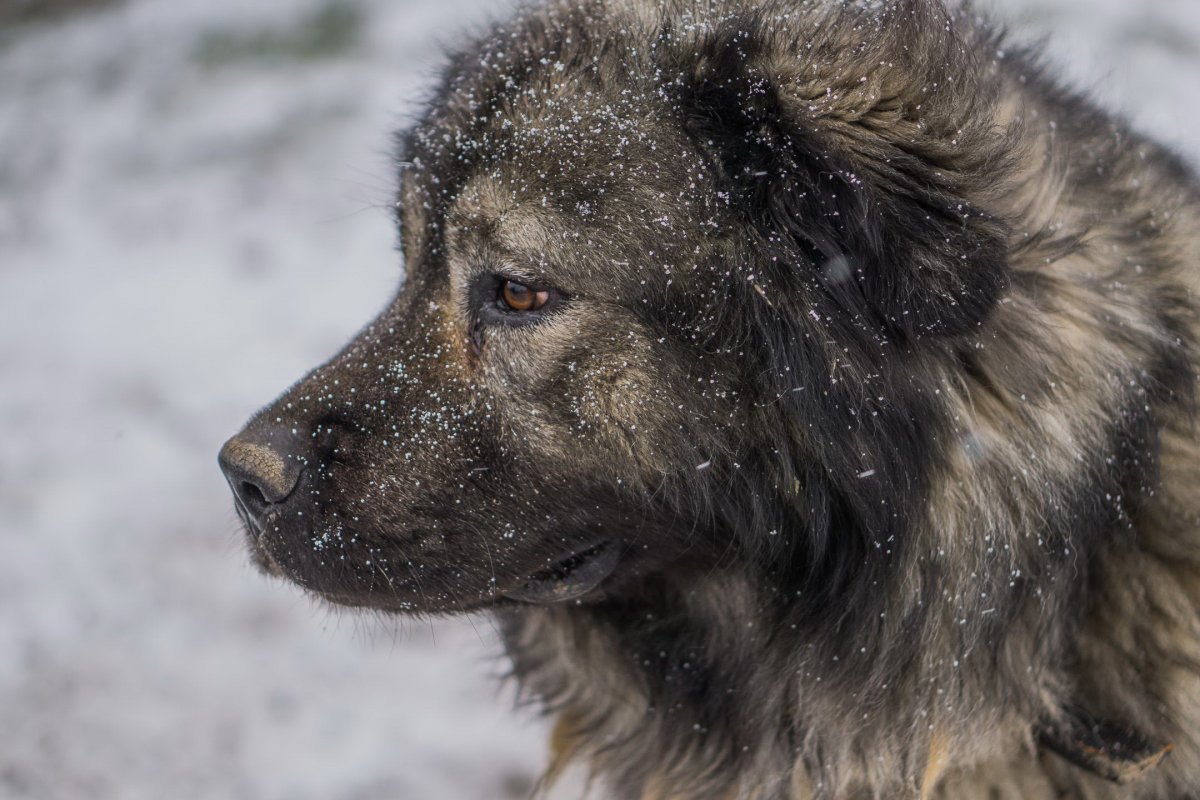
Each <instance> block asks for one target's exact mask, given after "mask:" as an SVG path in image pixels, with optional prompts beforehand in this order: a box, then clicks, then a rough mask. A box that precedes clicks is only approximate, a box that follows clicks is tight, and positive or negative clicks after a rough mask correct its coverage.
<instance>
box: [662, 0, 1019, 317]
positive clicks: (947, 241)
mask: <svg viewBox="0 0 1200 800" xmlns="http://www.w3.org/2000/svg"><path fill="white" fill-rule="evenodd" d="M755 29H756V26H755V25H754V22H753V20H740V21H738V22H737V24H732V25H730V26H729V27H728V29H727V32H726V33H724V34H722V33H719V32H718V33H717V34H715V35H713V36H710V37H709V38H708V39H707V40H706V41H705V42H704V43H703V44H702V45H701V47H700V48H699V49H698V50H697V51H692V56H691V58H690V61H689V64H688V67H687V68H686V69H684V70H683V74H684V76H685V77H684V78H682V79H681V81H680V85H681V92H680V95H679V101H680V104H681V106H682V110H683V113H684V118H685V120H686V122H685V125H686V127H687V130H688V133H689V134H690V135H691V136H692V137H693V139H694V141H695V142H696V143H697V145H698V146H699V147H700V148H701V149H702V150H704V151H705V152H706V154H707V155H708V156H709V158H710V159H711V160H712V161H713V163H714V164H715V166H716V169H717V170H718V172H719V173H720V174H721V176H722V180H723V181H724V182H725V183H726V185H727V187H728V188H729V192H728V195H729V202H730V204H731V205H733V206H734V208H735V210H736V212H737V213H740V214H742V215H744V217H745V218H746V219H747V220H748V221H749V222H750V223H751V226H752V228H753V230H755V231H756V232H757V233H758V235H759V243H758V246H759V247H760V249H765V250H766V251H767V252H766V255H767V256H768V259H767V260H768V261H769V262H771V263H773V264H777V265H780V266H782V267H783V268H784V269H786V270H791V275H790V276H789V277H790V278H791V279H793V280H795V279H796V278H799V279H800V280H802V281H806V282H810V283H811V285H812V286H813V287H814V288H815V289H816V290H817V291H819V292H821V293H823V294H824V295H825V296H826V297H827V298H828V299H829V300H831V301H832V302H833V303H835V304H836V305H837V306H841V307H844V309H843V310H845V311H847V312H849V313H850V315H851V316H852V317H856V318H858V319H859V320H862V319H863V318H864V315H866V316H867V317H869V318H873V322H874V323H875V324H877V325H879V326H882V327H883V328H885V329H888V330H890V331H894V332H897V333H901V334H906V335H909V336H926V335H954V334H959V333H963V332H965V331H968V330H971V329H972V328H974V327H976V326H978V325H979V324H980V323H981V322H982V321H983V319H984V318H985V317H986V316H987V314H988V312H989V311H990V310H991V308H992V307H993V306H994V304H995V303H996V301H997V300H998V299H999V296H1000V294H1001V293H1002V292H1003V290H1004V288H1005V287H1006V284H1007V271H1006V263H1007V255H1008V244H1007V242H1008V233H1007V227H1006V225H1005V224H1004V223H1003V222H1002V221H1000V220H998V219H996V218H994V217H991V216H989V215H988V214H987V213H985V212H984V211H982V210H981V209H979V208H977V207H975V206H974V205H973V204H972V203H971V202H970V201H969V200H968V198H967V197H966V196H964V195H965V194H967V191H966V189H967V188H969V187H970V185H971V181H973V180H978V179H977V178H976V177H975V176H974V175H972V174H962V173H959V172H956V169H955V167H956V165H955V163H953V160H952V159H950V158H947V157H946V155H947V153H950V152H952V150H953V148H952V146H951V144H952V143H951V142H950V141H946V142H945V143H941V142H938V144H939V145H942V144H944V145H945V147H939V148H937V159H938V160H937V163H933V162H931V161H930V159H929V156H930V153H928V152H922V151H921V149H920V148H919V147H914V146H911V145H912V141H911V139H910V140H909V141H908V142H902V141H891V140H890V139H889V134H890V132H889V131H887V130H886V129H884V130H880V129H879V128H878V127H873V128H872V129H871V130H868V129H867V128H866V127H865V126H866V125H867V124H868V123H869V122H871V121H872V120H871V119H870V116H871V113H870V109H866V110H864V109H861V108H860V109H856V110H855V111H854V112H853V113H849V114H847V113H843V114H838V113H830V108H829V105H828V104H824V105H823V104H822V102H813V101H812V100H811V98H810V99H808V100H805V99H804V98H805V97H808V96H809V95H811V92H808V93H805V92H804V91H803V90H802V89H801V88H800V87H798V86H797V81H796V80H795V79H794V78H793V79H791V80H788V81H784V80H781V79H780V78H779V77H777V76H772V75H770V74H768V72H767V71H766V70H765V69H763V68H760V67H758V66H756V65H758V64H760V63H767V64H770V63H772V59H771V58H768V57H767V56H770V55H771V54H770V53H768V52H766V50H767V47H768V45H766V44H764V43H763V42H761V41H760V40H759V39H758V38H757V36H756V33H755ZM775 63H778V61H777V60H776V61H775ZM886 102H889V103H893V104H894V103H896V102H898V101H897V98H895V97H892V98H888V99H887V100H886ZM874 122H878V120H875V121H874ZM855 125H859V129H858V130H857V131H855V130H854V126H855ZM918 127H921V126H918ZM924 130H925V133H924V134H923V135H924V136H926V137H929V136H930V134H929V131H928V129H927V128H925V129H924ZM892 133H894V134H895V135H896V136H897V137H902V136H904V135H906V133H907V132H901V131H896V132H892ZM933 135H934V136H936V135H937V134H936V132H935V133H934V134H933ZM953 144H954V145H955V146H958V147H959V149H960V150H961V145H960V144H959V143H957V142H955V143H953ZM963 144H968V145H969V143H963ZM906 145H907V146H906ZM979 162H980V159H979V158H977V157H973V156H972V157H970V164H969V166H970V169H976V168H977V166H978V164H979Z"/></svg>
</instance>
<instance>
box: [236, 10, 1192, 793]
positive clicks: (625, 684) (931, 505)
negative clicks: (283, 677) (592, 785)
mask: <svg viewBox="0 0 1200 800" xmlns="http://www.w3.org/2000/svg"><path fill="white" fill-rule="evenodd" d="M400 140H401V145H400V157H399V160H400V165H399V166H400V169H399V178H400V189H399V192H398V203H397V208H398V219H399V226H400V238H401V242H402V246H403V252H404V257H405V264H406V278H405V281H404V283H403V286H402V288H401V289H400V290H399V293H398V295H397V296H396V297H395V299H394V301H393V302H392V303H391V304H390V305H389V306H388V307H387V309H386V310H385V311H383V312H382V313H381V314H380V315H379V317H378V318H377V319H375V320H374V321H373V322H371V323H370V324H369V325H368V326H367V327H366V328H365V329H364V330H363V331H362V332H361V333H359V334H358V335H357V336H356V337H355V338H354V339H353V341H351V342H350V343H349V344H348V345H347V346H346V347H345V349H344V350H342V351H341V352H340V353H338V354H337V355H336V356H335V357H334V358H332V359H331V360H330V361H329V362H328V363H326V364H324V365H322V366H319V367H317V368H316V369H315V370H314V371H313V372H311V373H310V374H309V375H307V376H306V377H304V378H303V379H302V380H301V381H300V382H299V383H297V384H296V385H295V386H293V387H292V388H291V389H290V390H289V391H287V392H286V393H285V394H284V395H283V396H282V397H280V398H279V399H278V400H276V401H275V402H274V403H273V404H272V405H270V406H269V407H268V408H266V409H265V410H263V411H261V412H260V413H259V414H257V415H256V416H255V417H254V419H253V420H252V421H251V422H250V423H249V424H248V425H247V427H246V428H245V429H244V430H243V431H242V432H241V433H239V434H238V435H237V436H235V437H234V438H233V439H231V440H230V441H229V442H228V443H227V444H226V445H225V446H224V448H223V449H222V452H221V456H220V462H221V465H222V467H223V469H224V471H225V474H226V475H227V477H228V479H229V482H230V484H231V486H232V488H233V493H234V496H235V501H236V506H237V509H238V511H239V513H240V515H241V517H242V519H243V521H244V523H245V527H246V529H247V532H248V541H249V543H250V549H251V552H252V553H253V555H254V558H255V559H256V561H257V562H258V563H259V564H260V565H261V566H262V568H263V569H265V570H266V571H267V572H269V573H272V574H276V575H279V576H283V577H285V578H287V579H289V580H291V581H293V582H295V583H296V584H298V585H299V586H301V587H303V588H304V589H306V590H307V591H309V592H311V593H312V594H313V595H315V596H317V597H319V598H322V599H324V600H326V601H329V602H331V603H335V604H338V605H342V606H352V607H362V608H369V609H376V610H381V611H383V612H394V613H399V614H418V615H432V614H450V613H462V612H468V611H476V610H489V611H490V612H492V613H494V614H495V615H496V617H497V618H498V620H499V621H500V627H501V630H502V633H503V638H504V641H505V644H506V647H507V651H508V654H509V656H510V657H511V660H512V664H513V672H514V674H515V676H516V678H517V679H518V680H519V681H520V683H521V685H522V686H523V687H524V689H525V690H526V691H527V692H528V693H529V694H530V695H531V696H532V697H533V698H535V699H536V700H537V701H538V702H540V703H541V704H542V705H543V706H544V707H545V708H546V710H547V712H548V713H550V714H552V715H553V716H554V718H555V720H556V727H555V732H554V735H553V742H552V748H553V757H552V761H551V766H550V768H549V770H548V773H547V777H546V782H547V785H548V784H549V783H550V782H552V780H553V778H554V777H555V776H556V775H557V774H559V773H560V772H561V770H562V769H564V768H565V767H566V766H568V765H573V764H582V765H585V766H586V768H587V769H589V770H590V771H591V772H592V773H593V774H594V776H595V779H596V781H597V785H598V786H602V787H603V791H604V792H606V793H607V794H606V796H611V797H614V798H636V799H637V800H670V799H674V798H689V799H690V798H705V799H707V798H720V799H722V800H726V799H732V798H737V799H738V800H776V799H778V798H788V799H790V800H799V799H800V798H806V799H807V798H839V799H840V798H853V799H857V798H905V797H911V798H943V799H945V800H973V799H975V798H979V799H981V800H982V799H983V798H987V799H989V800H990V799H993V798H1022V799H1024V800H1039V799H1041V798H1089V799H1091V798H1144V799H1149V798H1164V799H1165V798H1173V799H1175V800H1182V798H1192V797H1200V491H1197V487H1198V486H1200V444H1198V441H1197V433H1196V427H1195V425H1196V410H1195V406H1194V403H1193V399H1194V398H1193V394H1194V388H1195V383H1196V366H1197V338H1198V315H1197V308H1198V305H1200V298H1198V297H1197V289H1198V288H1200V182H1198V181H1197V179H1196V176H1195V175H1194V174H1193V172H1192V171H1191V170H1190V169H1189V167H1188V166H1187V165H1186V164H1185V163H1184V162H1183V161H1182V160H1181V159H1179V158H1178V157H1176V156H1175V155H1173V154H1171V153H1170V152H1169V151H1167V150H1166V149H1164V148H1163V147H1161V146H1159V145H1157V144H1155V143H1154V142H1152V141H1150V140H1149V139H1147V138H1144V137H1143V136H1141V135H1140V134H1138V133H1136V132H1134V131H1133V130H1131V129H1130V128H1129V126H1128V125H1127V124H1126V123H1125V122H1123V121H1122V120H1121V119H1119V118H1117V117H1115V116H1113V115H1112V114H1109V113H1107V112H1105V111H1103V110H1101V109H1099V108H1098V107H1096V106H1095V105H1094V104H1093V103H1092V102H1091V101H1090V100H1088V99H1087V98H1086V97H1084V96H1082V95H1080V94H1078V93H1075V92H1073V91H1071V90H1069V89H1066V88H1063V87H1062V86H1060V85H1059V84H1058V83H1056V82H1055V81H1054V80H1053V79H1052V77H1050V75H1049V74H1048V71H1047V70H1046V69H1045V68H1044V67H1043V66H1041V63H1040V61H1039V56H1038V54H1037V53H1036V52H1035V51H1032V50H1030V49H1023V48H1021V47H1019V46H1016V45H1014V44H1012V43H1011V42H1009V41H1008V40H1007V39H1006V38H1005V37H1004V36H1003V35H1002V34H1001V33H999V32H998V30H997V28H996V27H995V26H993V25H991V24H990V23H988V22H987V21H986V19H984V18H982V17H981V16H980V15H979V14H977V13H976V12H975V11H974V10H973V9H971V8H970V7H969V6H951V5H946V4H945V3H943V2H941V0H888V1H887V2H867V1H866V0H864V1H863V2H839V1H837V0H811V1H806V0H550V1H549V2H548V3H546V4H544V5H539V6H534V7H530V8H526V9H524V10H522V11H519V12H518V13H517V14H516V16H515V17H514V18H512V19H511V20H509V21H507V22H504V23H502V24H499V25H497V26H496V27H494V28H492V29H491V30H489V31H488V32H487V33H486V34H484V35H482V36H480V37H479V38H477V39H476V40H474V41H473V42H471V43H469V44H468V45H466V46H464V47H462V48H461V49H460V50H459V51H458V52H457V53H456V54H455V55H454V56H453V57H452V58H451V59H450V60H449V63H448V64H447V66H446V68H445V71H444V73H443V75H442V79H441V82H440V83H439V85H438V87H437V89H436V91H434V93H433V95H432V99H431V100H430V102H429V103H428V105H427V106H426V107H425V109H424V111H423V112H422V113H421V116H420V118H419V120H418V121H416V123H415V124H414V125H413V127H412V128H411V129H410V130H408V131H407V132H406V133H404V134H403V135H402V136H401V137H400Z"/></svg>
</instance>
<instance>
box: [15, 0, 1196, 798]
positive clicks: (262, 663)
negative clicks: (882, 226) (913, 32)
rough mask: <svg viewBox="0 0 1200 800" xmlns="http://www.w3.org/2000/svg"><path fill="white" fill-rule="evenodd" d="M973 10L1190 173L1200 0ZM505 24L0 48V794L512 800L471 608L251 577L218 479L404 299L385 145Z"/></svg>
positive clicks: (293, 26)
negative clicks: (465, 39) (457, 56)
mask: <svg viewBox="0 0 1200 800" xmlns="http://www.w3.org/2000/svg"><path fill="white" fill-rule="evenodd" d="M346 1H347V2H348V1H349V0H346ZM994 5H995V8H996V9H997V11H998V13H999V16H1000V17H1002V18H1004V19H1007V20H1009V21H1011V22H1012V23H1013V27H1014V29H1015V31H1016V32H1017V33H1018V34H1019V35H1020V36H1022V37H1023V38H1029V37H1031V36H1032V37H1036V36H1045V37H1046V38H1047V41H1048V47H1049V50H1050V52H1051V53H1052V55H1053V58H1054V60H1055V61H1056V62H1057V63H1059V64H1060V65H1061V67H1062V68H1063V70H1064V71H1065V72H1066V73H1067V74H1068V75H1070V76H1071V77H1072V79H1073V80H1074V81H1075V82H1076V83H1077V84H1078V85H1082V86H1084V87H1087V88H1089V89H1090V90H1091V91H1093V92H1094V93H1095V94H1096V95H1097V96H1099V97H1101V98H1102V99H1103V100H1104V101H1105V102H1106V103H1108V104H1109V105H1110V106H1114V107H1116V108H1119V109H1122V110H1124V111H1125V112H1126V113H1128V114H1130V115H1131V116H1132V117H1133V118H1134V119H1135V120H1136V121H1137V122H1138V123H1139V125H1140V126H1141V127H1142V128H1144V129H1147V130H1150V131H1152V132H1153V133H1154V134H1155V135H1156V136H1157V137H1158V138H1160V139H1162V140H1164V141H1166V142H1168V143H1171V144H1173V145H1175V146H1176V147H1177V148H1178V149H1180V150H1181V151H1182V152H1183V153H1184V154H1185V155H1187V156H1188V157H1189V158H1191V159H1192V160H1193V162H1195V161H1196V160H1198V159H1200V134H1198V133H1197V131H1200V103H1198V102H1197V101H1198V99H1200V96H1198V95H1197V94H1196V87H1197V86H1200V2H1198V0H1139V2H1136V3H1135V2H1130V1H1129V0H1006V1H1004V2H1001V1H1000V0H996V2H995V4H994ZM507 6H508V3H507V2H497V0H492V1H491V2H489V0H358V4H357V5H356V6H354V8H356V9H357V10H358V11H357V13H358V14H360V15H361V19H360V22H361V25H360V26H359V27H357V28H355V26H354V25H353V24H351V25H350V28H351V29H352V30H351V31H350V34H349V35H348V37H347V38H346V40H345V41H341V40H339V41H340V43H336V42H335V44H334V45H333V46H331V48H330V49H331V52H327V53H324V54H320V53H318V54H312V53H304V52H299V51H300V50H302V49H303V47H302V44H297V41H301V40H302V34H303V33H304V31H305V30H306V26H307V27H309V28H311V27H313V26H312V25H311V24H310V22H307V21H306V20H311V18H312V14H313V13H315V11H316V10H318V8H319V6H318V4H317V3H316V2H314V0H126V2H124V3H122V4H118V5H116V6H113V7H109V8H107V9H104V10H101V11H97V12H94V13H88V14H80V15H75V16H72V17H69V18H66V19H64V20H61V21H58V22H53V23H44V24H41V25H37V26H24V27H21V28H18V29H13V30H10V31H0V798H4V799H7V798H39V800H55V799H57V798H65V799H69V800H76V799H77V798H84V797H86V798H91V799H92V800H107V799H108V798H122V800H125V799H128V800H139V799H140V798H146V800H159V798H165V797H170V798H180V799H186V798H251V799H253V800H274V799H276V798H279V799H280V800H282V799H283V798H287V799H288V800H308V798H313V799H314V800H315V799H316V798H323V799H324V798H347V799H350V798H354V799H361V800H375V799H377V798H399V799H401V800H407V799H408V798H421V799H424V798H452V799H455V800H474V799H475V798H479V799H480V800H483V799H485V798H486V799H487V800H493V799H494V798H506V797H524V796H526V795H527V794H528V791H529V787H530V786H531V785H532V782H533V780H534V777H535V775H536V774H537V772H538V770H539V768H540V767H541V765H542V764H543V762H544V758H545V744H544V742H545V737H546V730H545V725H544V723H543V722H542V721H541V720H539V719H538V718H537V717H536V715H534V714H533V713H532V712H530V711H528V710H514V708H513V699H514V698H513V693H512V691H511V689H505V688H503V686H502V685H501V683H500V682H499V681H498V680H497V676H498V675H499V674H500V673H502V672H503V670H504V668H505V663H504V661H503V658H502V656H501V653H500V649H499V646H498V644H497V639H496V635H495V631H494V629H493V627H492V625H491V623H490V622H489V620H488V619H487V617H477V618H473V619H470V620H461V619H460V620H449V621H438V622H435V623H428V622H415V621H403V620H394V619H388V620H381V619H377V618H374V617H369V616H362V615H358V614H353V613H350V612H336V611H332V610H329V609H328V608H326V607H323V606H319V605H317V604H315V603H314V602H312V601H310V600H308V599H306V598H305V597H304V596H302V594H301V593H300V592H299V591H298V590H297V589H295V588H293V587H290V586H286V585H283V584H280V583H275V582H271V581H268V580H266V579H264V578H263V577H261V576H260V575H259V574H258V573H257V572H255V571H254V570H253V569H252V568H250V567H249V566H248V564H247V559H246V558H245V554H244V550H243V546H242V542H241V534H240V532H239V529H238V525H237V521H236V518H235V516H234V513H233V510H232V505H231V501H230V498H229V492H228V488H227V486H226V485H225V482H224V480H223V479H222V477H221V475H220V473H219V472H218V470H217V468H216V452H217V449H218V448H219V446H220V444H221V442H222V441H223V440H224V438H226V437H227V436H228V435H230V434H231V433H232V432H234V431H235V430H236V429H237V428H238V427H239V426H240V425H241V423H242V422H243V421H244V419H245V418H246V417H247V416H248V415H249V414H250V413H251V412H253V411H254V410H255V409H256V407H257V406H258V405H261V404H264V403H266V402H268V401H269V400H270V399H271V398H272V397H274V396H275V395H276V394H277V393H278V392H279V391H280V390H282V389H283V388H285V387H286V386H287V385H288V384H289V382H291V381H293V380H295V379H296V378H298V377H299V376H300V375H301V374H302V373H303V372H304V371H305V369H307V368H309V367H311V366H313V365H315V364H316V363H318V362H319V361H320V360H322V359H324V358H325V357H327V356H329V355H330V354H332V352H334V351H335V350H336V348H337V347H338V346H339V344H340V343H342V342H343V341H345V340H346V339H347V338H348V337H349V336H350V335H351V334H353V332H354V331H355V330H356V329H357V328H358V327H359V326H361V325H362V324H363V323H365V322H366V320H367V319H368V318H369V317H370V316H372V315H373V314H374V312H376V311H377V310H378V309H379V308H380V307H382V306H383V304H384V303H385V302H386V300H387V298H388V296H389V294H390V293H391V292H392V291H393V289H394V288H395V286H396V284H397V282H398V280H399V277H400V264H399V257H398V255H397V254H396V253H395V249H394V236H393V230H392V226H391V222H390V218H389V208H388V207H389V204H390V202H391V192H392V181H393V175H392V172H393V169H392V165H391V163H390V160H389V158H390V151H391V138H390V136H391V131H392V130H393V129H395V128H397V127H400V126H403V125H404V124H405V120H406V119H408V118H409V116H410V115H411V113H412V112H413V111H414V109H415V108H416V107H417V104H418V102H419V101H420V99H421V98H422V97H423V94H424V93H425V92H426V91H427V90H428V89H429V87H430V85H431V82H432V78H433V76H434V75H435V74H436V70H437V66H438V58H439V54H440V52H441V49H442V46H443V45H445V44H450V43H453V41H454V40H455V38H456V37H457V36H458V35H460V33H461V32H462V31H463V30H465V29H469V28H478V27H479V26H480V25H482V24H483V23H484V21H485V20H486V19H487V18H488V17H489V16H492V15H497V14H502V13H503V12H504V9H505V8H506V7H507ZM255 36H258V39H257V40H254V39H253V37H255ZM248 37H249V38H248ZM289 37H290V38H289ZM297 37H301V39H297ZM254 41H257V42H258V45H255V46H251V45H247V44H246V43H247V42H251V44H253V42H254ZM264 41H265V42H266V43H267V44H266V45H263V44H262V43H263V42H264ZM230 43H232V44H230ZM264 47H265V49H266V50H267V51H269V52H268V55H270V53H272V52H273V53H274V54H273V56H271V57H264V55H263V54H262V53H261V52H259V51H261V50H262V49H263V48H264ZM578 795H579V790H578V788H577V787H570V786H568V787H564V788H563V789H562V790H561V791H560V792H558V793H557V794H556V796H561V797H564V798H565V797H577V796H578Z"/></svg>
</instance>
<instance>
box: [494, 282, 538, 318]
mask: <svg viewBox="0 0 1200 800" xmlns="http://www.w3.org/2000/svg"><path fill="white" fill-rule="evenodd" d="M500 301H501V302H502V303H504V305H506V306H508V308H509V310H511V311H537V310H539V309H541V308H542V306H544V305H546V303H548V302H549V301H550V293H549V292H545V291H541V292H539V291H536V290H534V289H531V288H529V287H528V286H526V285H525V284H523V283H517V282H516V281H505V282H504V285H503V286H501V287H500Z"/></svg>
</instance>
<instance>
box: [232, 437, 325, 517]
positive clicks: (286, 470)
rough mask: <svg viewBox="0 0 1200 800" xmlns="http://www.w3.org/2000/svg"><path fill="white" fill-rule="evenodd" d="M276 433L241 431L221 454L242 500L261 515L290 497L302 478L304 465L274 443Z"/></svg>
mask: <svg viewBox="0 0 1200 800" xmlns="http://www.w3.org/2000/svg"><path fill="white" fill-rule="evenodd" d="M273 438H278V437H272V436H255V435H248V434H246V433H245V432H243V433H240V434H238V435H237V436H235V437H233V438H232V439H230V440H229V441H228V442H226V443H225V446H224V447H222V448H221V454H220V456H218V457H217V461H218V463H220V465H221V470H222V471H223V472H224V473H225V478H226V479H227V480H228V481H229V485H230V487H232V488H233V494H234V496H235V497H236V498H237V501H238V503H240V504H241V506H242V508H243V509H244V510H245V511H246V512H247V513H248V514H250V515H251V516H253V517H255V518H257V517H260V516H261V515H263V514H264V513H266V511H267V510H268V509H269V508H270V506H273V505H278V504H280V503H282V502H283V501H285V500H287V499H288V497H289V496H290V495H291V494H292V492H293V491H295V489H296V484H298V483H299V482H300V473H301V472H303V470H304V468H303V465H302V464H301V463H300V462H299V461H298V460H297V459H296V458H294V457H289V455H288V454H287V453H285V452H281V451H280V449H279V448H278V446H277V445H274V444H272V443H271V440H272V439H273Z"/></svg>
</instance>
